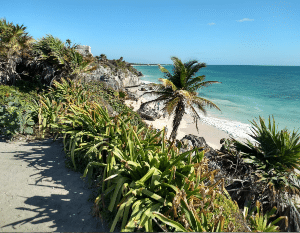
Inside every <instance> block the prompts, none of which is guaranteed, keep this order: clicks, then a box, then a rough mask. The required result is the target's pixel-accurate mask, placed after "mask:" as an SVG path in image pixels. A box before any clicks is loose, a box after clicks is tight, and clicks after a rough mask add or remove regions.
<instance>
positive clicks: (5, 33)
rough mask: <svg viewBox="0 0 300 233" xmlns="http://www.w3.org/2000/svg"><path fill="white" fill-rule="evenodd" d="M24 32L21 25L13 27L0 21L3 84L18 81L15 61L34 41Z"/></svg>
mask: <svg viewBox="0 0 300 233" xmlns="http://www.w3.org/2000/svg"><path fill="white" fill-rule="evenodd" d="M25 30H26V27H24V26H23V25H21V26H20V25H18V24H16V25H13V23H9V22H7V21H6V20H5V19H1V20H0V57H1V66H2V67H3V70H4V71H5V73H6V74H7V77H6V79H5V82H7V81H8V80H11V82H12V84H14V83H15V81H16V79H20V75H19V74H18V73H17V71H16V66H17V62H18V61H17V60H18V58H20V57H22V56H23V52H24V51H25V50H26V49H28V48H29V47H30V44H31V42H32V41H33V40H34V39H33V38H32V37H31V36H28V33H27V32H25Z"/></svg>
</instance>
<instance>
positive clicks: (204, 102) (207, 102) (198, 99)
mask: <svg viewBox="0 0 300 233" xmlns="http://www.w3.org/2000/svg"><path fill="white" fill-rule="evenodd" d="M193 102H194V103H199V104H200V105H201V106H203V105H205V106H208V107H210V108H216V109H218V110H219V111H221V109H219V107H218V106H217V105H216V104H214V103H213V102H211V101H210V100H207V99H204V98H202V97H199V96H194V97H193Z"/></svg>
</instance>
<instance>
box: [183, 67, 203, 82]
mask: <svg viewBox="0 0 300 233" xmlns="http://www.w3.org/2000/svg"><path fill="white" fill-rule="evenodd" d="M205 67H206V64H205V63H197V64H195V65H193V66H191V67H190V68H189V69H188V80H187V81H189V80H190V79H191V78H192V77H193V76H194V75H195V74H196V73H197V72H198V71H199V70H200V69H201V68H205Z"/></svg>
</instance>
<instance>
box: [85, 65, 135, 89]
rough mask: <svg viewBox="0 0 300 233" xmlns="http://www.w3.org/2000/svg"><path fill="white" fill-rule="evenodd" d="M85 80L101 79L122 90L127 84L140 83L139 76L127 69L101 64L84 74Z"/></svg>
mask: <svg viewBox="0 0 300 233" xmlns="http://www.w3.org/2000/svg"><path fill="white" fill-rule="evenodd" d="M85 80H86V81H95V80H97V81H103V82H106V84H107V85H108V86H110V87H112V88H113V89H115V90H123V89H124V88H126V87H129V86H135V85H139V84H140V78H139V77H138V76H137V75H135V74H132V73H131V72H130V71H129V70H118V71H115V70H113V69H112V68H111V67H109V66H107V67H104V66H101V65H99V68H98V69H96V70H94V71H93V72H91V73H90V74H87V75H85Z"/></svg>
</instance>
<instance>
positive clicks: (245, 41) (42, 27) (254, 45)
mask: <svg viewBox="0 0 300 233" xmlns="http://www.w3.org/2000/svg"><path fill="white" fill-rule="evenodd" d="M299 12H300V0H287V1H276V0H227V1H224V0H210V1H207V0H206V1H203V0H180V1H178V0H172V1H169V0H159V1H158V0H150V1H148V0H51V1H47V0H26V1H24V0H9V1H5V0H1V3H0V18H5V19H6V20H7V21H9V22H13V23H14V24H23V25H24V26H26V27H27V32H28V33H29V34H30V35H31V36H33V38H34V39H40V38H42V37H43V36H46V35H47V34H51V35H53V36H54V37H58V38H60V39H61V40H62V41H65V40H66V39H70V40H71V41H72V42H73V43H76V44H81V45H89V46H91V51H92V54H93V55H94V56H99V55H100V54H105V55H106V56H107V58H108V59H118V58H120V57H121V56H122V57H123V58H124V60H126V61H127V62H134V63H160V64H170V63H172V61H171V59H170V58H171V57H172V56H176V57H178V58H180V59H182V61H188V60H191V59H196V60H198V61H199V62H205V63H206V64H207V65H284V66H286V65H287V66H300V14H299Z"/></svg>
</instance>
